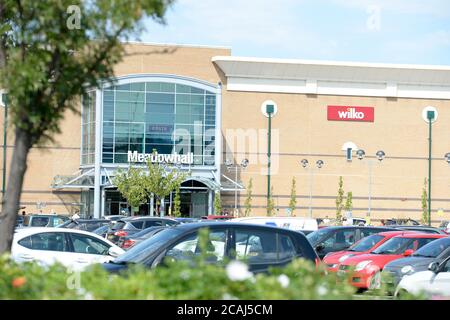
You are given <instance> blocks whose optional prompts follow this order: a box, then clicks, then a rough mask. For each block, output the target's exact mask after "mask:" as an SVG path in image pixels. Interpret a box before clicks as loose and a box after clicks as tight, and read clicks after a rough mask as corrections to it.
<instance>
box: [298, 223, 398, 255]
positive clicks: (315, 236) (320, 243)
mask: <svg viewBox="0 0 450 320" xmlns="http://www.w3.org/2000/svg"><path fill="white" fill-rule="evenodd" d="M395 230H396V229H394V228H389V227H363V226H335V227H327V228H322V229H319V230H317V231H314V232H312V233H310V234H308V235H307V236H306V237H307V238H308V240H309V242H310V243H311V245H312V246H313V248H314V249H316V251H317V254H318V255H319V257H320V259H323V257H325V255H326V254H327V253H330V252H337V251H342V250H346V249H348V248H349V247H350V246H351V245H353V244H354V243H355V242H357V241H359V240H360V239H362V238H365V237H367V236H370V235H372V234H376V233H380V232H384V231H395Z"/></svg>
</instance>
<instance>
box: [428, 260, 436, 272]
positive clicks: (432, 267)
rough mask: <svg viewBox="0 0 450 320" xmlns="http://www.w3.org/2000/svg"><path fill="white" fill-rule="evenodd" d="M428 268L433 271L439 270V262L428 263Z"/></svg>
mask: <svg viewBox="0 0 450 320" xmlns="http://www.w3.org/2000/svg"><path fill="white" fill-rule="evenodd" d="M428 270H430V271H431V272H433V273H438V272H439V262H432V263H430V264H429V265H428Z"/></svg>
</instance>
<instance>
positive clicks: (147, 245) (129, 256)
mask: <svg viewBox="0 0 450 320" xmlns="http://www.w3.org/2000/svg"><path fill="white" fill-rule="evenodd" d="M182 232H183V231H182V230H180V229H177V228H168V229H166V230H163V231H161V232H160V233H158V234H156V235H155V236H154V237H151V238H150V239H147V240H145V241H142V242H141V243H139V244H138V245H136V246H133V247H132V248H131V249H130V250H128V251H127V252H125V253H124V254H122V255H121V256H120V257H118V258H117V259H115V260H114V261H113V262H114V263H118V264H122V263H142V262H144V260H145V259H146V258H147V257H148V256H150V255H151V254H152V253H153V252H154V251H155V250H157V249H158V248H159V247H160V245H161V244H164V243H166V242H168V241H170V240H172V239H174V238H176V237H177V236H179V235H180V234H181V233H182Z"/></svg>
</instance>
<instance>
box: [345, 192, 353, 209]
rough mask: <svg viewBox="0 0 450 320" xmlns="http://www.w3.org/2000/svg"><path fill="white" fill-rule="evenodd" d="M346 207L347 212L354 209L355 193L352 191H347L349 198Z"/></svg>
mask: <svg viewBox="0 0 450 320" xmlns="http://www.w3.org/2000/svg"><path fill="white" fill-rule="evenodd" d="M344 209H345V211H346V212H348V211H350V212H351V211H352V209H353V193H352V192H347V198H346V200H345V206H344Z"/></svg>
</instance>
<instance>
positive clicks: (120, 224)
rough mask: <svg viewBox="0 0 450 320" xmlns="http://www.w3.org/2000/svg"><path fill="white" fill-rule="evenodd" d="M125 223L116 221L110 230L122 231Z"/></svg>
mask: <svg viewBox="0 0 450 320" xmlns="http://www.w3.org/2000/svg"><path fill="white" fill-rule="evenodd" d="M125 225H126V222H125V221H117V222H116V223H115V224H114V225H112V226H111V230H114V231H117V230H121V229H123V227H125Z"/></svg>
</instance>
